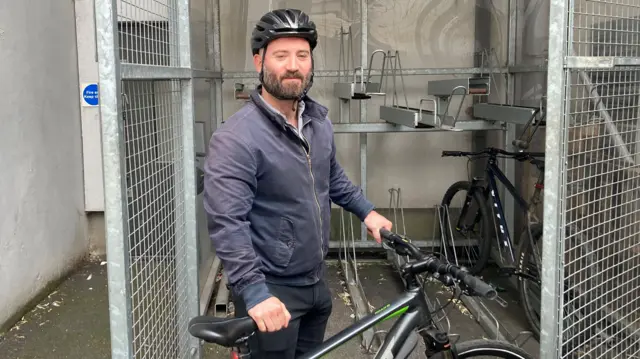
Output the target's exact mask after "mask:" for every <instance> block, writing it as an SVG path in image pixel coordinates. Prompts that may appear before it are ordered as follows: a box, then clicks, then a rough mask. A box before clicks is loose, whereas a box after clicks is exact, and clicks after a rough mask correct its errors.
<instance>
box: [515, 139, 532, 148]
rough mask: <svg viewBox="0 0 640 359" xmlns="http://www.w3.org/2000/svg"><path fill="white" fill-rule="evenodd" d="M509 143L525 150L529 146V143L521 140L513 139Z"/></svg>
mask: <svg viewBox="0 0 640 359" xmlns="http://www.w3.org/2000/svg"><path fill="white" fill-rule="evenodd" d="M511 144H512V145H514V146H515V147H517V148H519V149H522V150H526V149H527V148H529V143H528V142H527V141H523V140H513V142H511Z"/></svg>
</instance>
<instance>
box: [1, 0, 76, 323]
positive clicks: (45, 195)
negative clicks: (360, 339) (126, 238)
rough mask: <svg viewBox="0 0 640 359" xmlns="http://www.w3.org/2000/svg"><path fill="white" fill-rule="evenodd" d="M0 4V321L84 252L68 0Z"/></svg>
mask: <svg viewBox="0 0 640 359" xmlns="http://www.w3.org/2000/svg"><path fill="white" fill-rule="evenodd" d="M34 5H35V3H34V2H31V1H2V2H0V78H1V79H2V81H0V120H1V122H2V129H1V130H0V153H1V155H0V168H1V169H2V172H1V173H2V174H1V175H0V188H2V191H1V192H0V288H2V289H1V290H0V328H1V327H3V326H4V325H5V324H9V323H7V321H8V320H9V319H11V318H12V316H14V315H15V314H16V313H17V312H18V311H20V310H21V309H22V307H23V306H24V305H25V304H26V303H28V302H29V301H30V300H31V299H32V298H33V297H34V296H36V295H38V293H39V291H41V290H42V289H43V288H44V287H45V286H46V285H48V284H49V283H50V282H51V281H54V280H57V279H58V278H59V277H61V276H62V275H64V274H65V273H66V272H67V271H68V270H69V269H71V267H72V266H73V265H74V264H75V263H76V261H77V260H78V259H79V258H81V257H82V256H83V255H84V254H85V253H86V252H87V247H88V241H87V237H86V223H85V214H84V210H83V209H84V205H83V181H82V147H81V138H80V136H81V132H80V111H79V90H78V64H77V62H78V61H77V54H76V36H75V27H74V26H75V21H74V7H73V2H71V1H58V0H40V1H38V2H37V6H34Z"/></svg>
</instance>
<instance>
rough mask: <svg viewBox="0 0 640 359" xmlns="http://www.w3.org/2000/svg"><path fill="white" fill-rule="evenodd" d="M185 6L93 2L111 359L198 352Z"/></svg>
mask: <svg viewBox="0 0 640 359" xmlns="http://www.w3.org/2000/svg"><path fill="white" fill-rule="evenodd" d="M190 6H191V2H190V1H189V0H96V29H97V32H98V36H97V39H98V56H99V68H100V97H101V102H102V103H101V109H100V110H101V118H102V138H103V161H104V174H105V216H106V227H107V255H108V265H109V303H110V322H111V328H110V330H111V342H112V357H113V358H154V359H155V358H186V357H191V356H192V355H194V354H197V352H198V351H199V346H198V341H197V340H196V339H195V338H193V337H191V336H190V335H189V333H188V330H187V325H188V322H189V319H190V318H192V317H194V316H196V315H198V314H199V297H198V295H199V280H198V279H199V278H198V262H199V261H198V250H197V247H198V242H197V229H196V188H195V179H196V178H195V172H196V170H195V169H196V165H195V155H196V154H195V150H194V146H193V144H194V114H193V111H194V95H193V94H194V90H193V73H192V69H191V48H190V36H191V30H190V17H189V13H190V11H191V10H190ZM208 99H209V97H208V96H207V97H206V98H205V100H206V101H208ZM209 107H210V106H209Z"/></svg>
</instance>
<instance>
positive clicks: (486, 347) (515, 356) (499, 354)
mask: <svg viewBox="0 0 640 359" xmlns="http://www.w3.org/2000/svg"><path fill="white" fill-rule="evenodd" d="M454 348H455V350H456V353H457V354H458V359H465V358H477V357H490V358H503V359H533V358H534V357H533V355H531V354H529V353H527V352H526V351H524V350H523V349H521V348H518V347H517V346H515V345H513V344H509V343H507V342H501V341H497V340H487V339H475V340H469V341H465V342H462V343H460V344H456V345H454ZM431 358H437V359H442V358H444V354H443V353H438V354H436V355H434V356H432V357H431Z"/></svg>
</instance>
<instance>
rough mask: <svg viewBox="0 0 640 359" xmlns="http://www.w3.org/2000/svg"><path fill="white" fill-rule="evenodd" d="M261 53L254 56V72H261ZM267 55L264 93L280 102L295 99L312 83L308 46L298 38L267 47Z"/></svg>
mask: <svg viewBox="0 0 640 359" xmlns="http://www.w3.org/2000/svg"><path fill="white" fill-rule="evenodd" d="M262 51H264V50H262ZM262 51H260V53H259V54H258V55H255V56H254V63H255V65H256V70H257V71H260V68H261V61H262ZM266 51H267V52H266V54H265V56H264V85H263V86H264V89H265V90H267V92H269V93H270V94H271V95H273V96H275V97H278V98H281V99H285V100H293V99H296V98H298V97H299V96H300V95H301V94H302V91H303V90H304V89H305V88H306V87H307V85H308V84H309V81H310V79H311V66H312V62H311V50H310V47H309V42H307V41H306V40H304V39H299V38H282V39H277V40H274V41H272V42H270V43H269V46H267V49H266Z"/></svg>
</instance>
